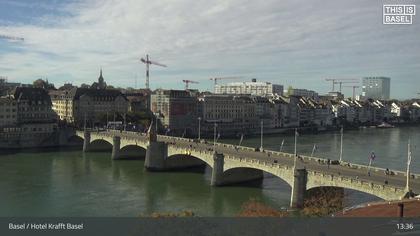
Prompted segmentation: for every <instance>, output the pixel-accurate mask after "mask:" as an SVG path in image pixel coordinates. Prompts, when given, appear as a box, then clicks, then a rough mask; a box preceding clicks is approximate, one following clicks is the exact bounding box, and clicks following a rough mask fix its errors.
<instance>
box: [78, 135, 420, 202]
mask: <svg viewBox="0 0 420 236" xmlns="http://www.w3.org/2000/svg"><path fill="white" fill-rule="evenodd" d="M95 133H96V135H95ZM78 135H79V136H80V137H83V135H82V132H80V131H79V132H78ZM91 135H92V139H91V140H90V141H89V142H93V141H94V140H95V139H104V138H103V137H104V136H110V137H115V136H118V137H121V138H122V139H128V140H137V141H136V144H137V142H138V143H139V144H138V145H139V146H143V148H145V149H147V148H148V147H149V146H147V145H148V143H150V141H149V140H148V137H147V136H146V135H145V134H141V133H135V132H120V131H107V132H105V131H103V132H91ZM96 136H98V137H96ZM99 136H102V138H100V137H99ZM156 141H157V142H162V143H165V144H166V145H168V146H172V147H176V148H177V149H181V150H183V151H182V153H183V154H185V155H187V156H194V157H196V158H199V159H202V160H204V161H205V162H207V164H209V163H210V166H211V167H212V168H213V169H214V168H215V166H214V165H212V163H211V161H209V160H208V158H207V159H205V158H200V156H199V154H200V153H209V152H211V153H213V152H214V150H215V151H216V153H220V154H223V155H224V156H225V157H228V158H227V159H226V158H225V159H224V162H225V168H223V167H222V172H225V170H223V169H227V168H229V167H227V168H226V164H228V163H229V162H228V160H229V158H233V159H235V158H237V159H239V160H240V161H245V162H247V164H246V165H244V166H243V167H244V168H246V167H250V168H255V169H260V170H264V171H266V172H268V173H272V174H274V175H277V176H279V177H280V178H282V179H283V180H285V181H286V182H287V183H288V184H289V185H290V186H291V187H292V200H291V204H292V202H293V192H294V191H297V190H293V189H294V188H296V189H298V188H300V187H299V186H298V185H296V184H295V182H296V178H297V176H296V172H294V171H293V166H294V162H295V157H294V155H293V154H289V153H283V152H275V151H269V150H264V151H263V152H260V151H256V150H255V149H254V148H249V147H242V146H235V145H229V144H222V143H216V146H214V145H213V142H210V141H209V142H206V143H203V142H197V141H196V140H192V139H186V138H179V137H171V136H163V135H157V140H156ZM108 142H109V141H108ZM140 143H143V144H140ZM111 144H112V142H111ZM121 148H123V147H121ZM182 153H180V154H182ZM197 153H198V155H197ZM167 155H169V154H167ZM402 160H403V159H402ZM249 163H251V164H249ZM235 165H236V164H235ZM261 165H264V168H261V167H260V166H261ZM222 166H223V165H222ZM236 166H237V165H236ZM267 166H269V168H268V169H267V168H265V167H267ZM270 166H271V167H270ZM275 167H277V168H280V167H282V168H285V169H284V171H282V172H285V173H286V172H288V173H289V172H290V174H286V175H285V174H276V173H278V172H279V171H277V172H276V171H271V169H270V168H275ZM296 169H297V170H302V169H304V170H305V171H307V172H308V173H309V175H308V174H306V177H304V179H305V180H304V182H305V186H304V187H303V188H304V190H303V191H306V190H307V189H310V188H313V187H320V186H336V187H343V188H350V189H355V190H359V191H362V192H367V193H370V194H373V195H376V196H378V197H381V198H383V199H387V200H394V199H396V198H397V197H396V196H399V197H398V198H402V197H403V196H404V195H405V194H406V193H407V191H406V188H405V186H406V175H405V173H404V172H401V171H396V170H390V172H392V173H393V174H392V175H386V174H385V169H382V168H377V167H371V169H370V175H368V167H367V166H364V165H357V164H352V163H348V162H342V163H340V164H336V165H333V164H331V165H328V164H327V161H326V159H322V158H315V157H308V156H300V155H299V157H298V158H297V159H296ZM293 175H294V176H293ZM293 177H294V178H293ZM298 178H299V177H298ZM298 182H299V181H298ZM366 185H367V186H366ZM369 185H370V186H369ZM410 190H411V191H412V192H414V193H420V175H417V174H411V178H410ZM295 198H296V196H295ZM295 201H297V200H296V199H295Z"/></svg>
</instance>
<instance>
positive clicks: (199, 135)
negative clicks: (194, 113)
mask: <svg viewBox="0 0 420 236" xmlns="http://www.w3.org/2000/svg"><path fill="white" fill-rule="evenodd" d="M198 140H201V117H198Z"/></svg>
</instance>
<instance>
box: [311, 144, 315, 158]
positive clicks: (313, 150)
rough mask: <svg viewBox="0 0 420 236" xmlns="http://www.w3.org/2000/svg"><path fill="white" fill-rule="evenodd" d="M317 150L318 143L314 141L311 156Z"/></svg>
mask: <svg viewBox="0 0 420 236" xmlns="http://www.w3.org/2000/svg"><path fill="white" fill-rule="evenodd" d="M315 150H316V144H315V143H314V147H313V148H312V153H311V157H313V156H314V153H315Z"/></svg>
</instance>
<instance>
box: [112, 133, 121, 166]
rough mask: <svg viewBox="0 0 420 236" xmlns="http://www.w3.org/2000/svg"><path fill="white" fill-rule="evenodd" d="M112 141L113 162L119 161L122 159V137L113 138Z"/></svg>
mask: <svg viewBox="0 0 420 236" xmlns="http://www.w3.org/2000/svg"><path fill="white" fill-rule="evenodd" d="M112 141H113V144H112V154H111V159H112V160H118V159H120V146H121V137H120V136H114V137H113V138H112Z"/></svg>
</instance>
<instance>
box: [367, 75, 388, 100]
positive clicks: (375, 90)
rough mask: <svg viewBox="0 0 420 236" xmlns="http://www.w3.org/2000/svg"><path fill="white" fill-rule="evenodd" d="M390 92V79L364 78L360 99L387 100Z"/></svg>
mask: <svg viewBox="0 0 420 236" xmlns="http://www.w3.org/2000/svg"><path fill="white" fill-rule="evenodd" d="M390 91H391V78H388V77H364V78H363V81H362V97H363V98H364V99H369V98H371V99H378V100H388V99H389V98H390Z"/></svg>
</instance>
